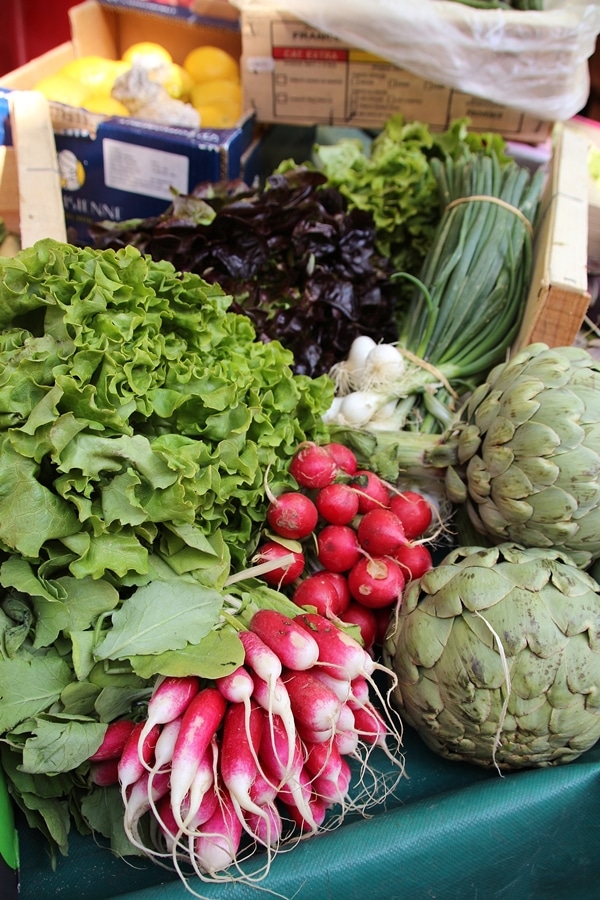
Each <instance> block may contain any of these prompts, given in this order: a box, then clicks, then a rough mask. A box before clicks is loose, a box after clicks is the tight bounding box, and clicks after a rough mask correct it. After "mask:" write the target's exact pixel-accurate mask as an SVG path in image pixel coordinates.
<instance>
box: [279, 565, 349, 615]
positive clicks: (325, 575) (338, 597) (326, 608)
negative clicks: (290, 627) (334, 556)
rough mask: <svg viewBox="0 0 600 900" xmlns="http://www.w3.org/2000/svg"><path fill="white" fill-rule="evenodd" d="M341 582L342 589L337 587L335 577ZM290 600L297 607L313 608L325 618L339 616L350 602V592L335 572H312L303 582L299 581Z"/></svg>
mask: <svg viewBox="0 0 600 900" xmlns="http://www.w3.org/2000/svg"><path fill="white" fill-rule="evenodd" d="M338 575H339V577H340V578H341V580H342V581H343V586H344V588H345V593H344V588H342V587H341V586H340V585H338V581H337V576H338ZM292 600H293V601H294V603H295V604H296V605H297V606H302V607H304V606H314V608H315V609H316V611H317V612H318V613H320V614H321V615H322V616H326V617H327V618H333V619H334V618H336V617H338V616H341V615H342V613H343V612H344V610H345V609H346V606H347V605H348V602H349V600H350V591H349V590H348V587H347V586H346V580H345V578H343V576H341V575H340V573H336V572H327V571H322V572H314V573H313V574H312V575H309V576H308V577H307V578H305V579H304V581H301V582H300V583H299V584H298V585H297V587H296V588H295V590H294V593H293V594H292Z"/></svg>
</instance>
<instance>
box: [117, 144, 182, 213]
mask: <svg viewBox="0 0 600 900" xmlns="http://www.w3.org/2000/svg"><path fill="white" fill-rule="evenodd" d="M102 154H103V160H104V182H105V184H106V186H107V187H110V188H114V189H116V190H120V191H127V192H128V193H130V194H141V195H143V196H145V197H157V198H158V199H160V200H172V199H173V192H172V189H173V188H174V189H175V190H177V191H179V192H181V193H186V192H187V191H188V189H189V183H188V182H189V167H190V164H189V159H188V158H187V156H182V155H181V154H180V153H168V152H166V151H164V150H153V149H152V148H150V147H141V146H140V145H139V144H128V143H126V142H125V141H115V140H113V139H112V138H104V140H103V141H102Z"/></svg>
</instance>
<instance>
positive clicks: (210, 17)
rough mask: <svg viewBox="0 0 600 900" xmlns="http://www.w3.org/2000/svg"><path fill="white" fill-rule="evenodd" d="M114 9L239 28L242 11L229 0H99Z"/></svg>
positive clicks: (196, 23) (201, 23)
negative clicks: (132, 10)
mask: <svg viewBox="0 0 600 900" xmlns="http://www.w3.org/2000/svg"><path fill="white" fill-rule="evenodd" d="M99 2H100V3H101V4H102V6H108V7H112V8H113V9H136V10H138V11H140V12H148V13H151V14H154V15H156V14H158V15H163V16H167V17H168V18H170V19H176V20H178V21H180V22H187V23H188V24H189V25H208V26H209V27H210V26H212V27H217V28H231V29H232V30H233V31H238V30H239V16H240V12H239V10H238V8H237V7H236V6H232V5H231V4H230V3H229V2H228V0H99Z"/></svg>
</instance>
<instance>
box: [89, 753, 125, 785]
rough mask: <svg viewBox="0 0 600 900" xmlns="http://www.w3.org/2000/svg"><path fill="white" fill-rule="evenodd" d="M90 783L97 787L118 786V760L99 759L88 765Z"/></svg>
mask: <svg viewBox="0 0 600 900" xmlns="http://www.w3.org/2000/svg"><path fill="white" fill-rule="evenodd" d="M90 781H91V782H92V784H97V785H98V786H99V787H109V785H111V784H118V781H119V759H118V758H117V759H99V760H98V761H97V762H92V764H91V765H90Z"/></svg>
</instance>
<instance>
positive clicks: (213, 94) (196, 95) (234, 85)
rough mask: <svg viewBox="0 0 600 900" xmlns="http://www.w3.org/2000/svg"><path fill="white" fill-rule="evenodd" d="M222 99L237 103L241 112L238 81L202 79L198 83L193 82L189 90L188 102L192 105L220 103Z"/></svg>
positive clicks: (240, 89) (240, 95) (240, 93)
mask: <svg viewBox="0 0 600 900" xmlns="http://www.w3.org/2000/svg"><path fill="white" fill-rule="evenodd" d="M224 101H227V102H231V103H237V104H238V106H239V108H240V112H241V108H242V86H241V84H240V83H239V81H228V80H227V79H225V78H215V79H214V81H202V82H200V84H195V85H194V86H193V88H192V90H191V94H190V102H191V103H192V106H206V105H207V104H213V103H217V104H220V103H222V102H224Z"/></svg>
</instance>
